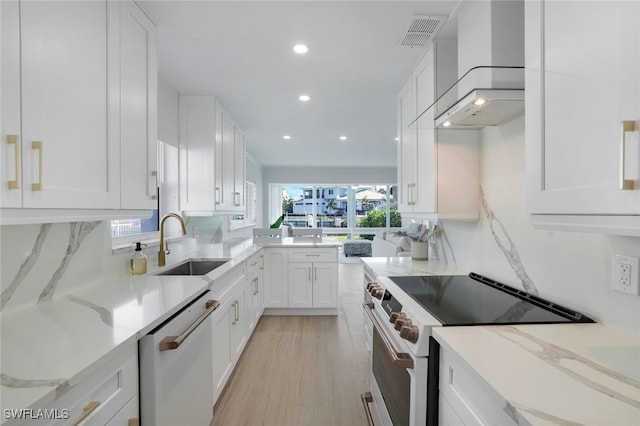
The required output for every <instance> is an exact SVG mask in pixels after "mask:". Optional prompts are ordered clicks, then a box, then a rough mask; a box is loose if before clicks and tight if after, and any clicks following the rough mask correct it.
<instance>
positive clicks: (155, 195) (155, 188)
mask: <svg viewBox="0 0 640 426" xmlns="http://www.w3.org/2000/svg"><path fill="white" fill-rule="evenodd" d="M151 176H152V177H154V178H156V179H155V182H156V184H155V185H154V187H153V194H151V199H152V200H157V199H158V172H157V171H156V170H152V171H151Z"/></svg>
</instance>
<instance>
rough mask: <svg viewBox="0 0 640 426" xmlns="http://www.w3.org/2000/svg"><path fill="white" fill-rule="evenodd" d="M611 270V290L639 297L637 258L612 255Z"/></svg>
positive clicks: (638, 266) (639, 273) (639, 285)
mask: <svg viewBox="0 0 640 426" xmlns="http://www.w3.org/2000/svg"><path fill="white" fill-rule="evenodd" d="M612 270H613V274H612V282H611V288H613V289H614V290H618V291H621V292H623V293H627V294H633V295H636V296H640V284H639V282H640V261H639V259H638V258H637V257H633V256H625V255H622V254H616V255H614V256H613V267H612Z"/></svg>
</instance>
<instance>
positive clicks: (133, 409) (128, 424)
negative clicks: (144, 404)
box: [107, 395, 140, 426]
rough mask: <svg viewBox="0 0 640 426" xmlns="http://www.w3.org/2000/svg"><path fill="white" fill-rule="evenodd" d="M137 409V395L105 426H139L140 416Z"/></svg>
mask: <svg viewBox="0 0 640 426" xmlns="http://www.w3.org/2000/svg"><path fill="white" fill-rule="evenodd" d="M139 412H140V411H139V408H138V395H134V397H133V398H131V400H130V401H129V402H128V403H127V405H125V407H124V408H123V409H122V410H120V412H119V413H118V414H116V416H115V417H114V418H112V419H111V420H110V421H109V423H107V426H139V425H140V414H139Z"/></svg>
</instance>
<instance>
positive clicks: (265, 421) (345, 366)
mask: <svg viewBox="0 0 640 426" xmlns="http://www.w3.org/2000/svg"><path fill="white" fill-rule="evenodd" d="M362 291H363V290H362V265H361V264H339V294H340V301H339V314H338V315H337V316H263V317H262V319H261V320H260V322H259V323H258V325H257V327H256V329H255V331H254V332H253V336H252V337H251V340H250V341H249V342H248V344H247V346H246V348H245V350H244V353H243V354H242V357H241V359H240V361H239V362H238V365H237V366H236V369H235V372H234V373H233V376H232V377H231V379H230V380H229V383H228V384H227V387H226V388H225V390H224V392H223V394H222V395H221V396H220V398H219V400H218V403H217V404H216V406H215V407H214V418H213V421H212V422H211V425H213V426H219V425H224V426H227V425H266V426H271V425H278V426H287V425H292V426H294V425H295V426H307V425H308V426H315V425H317V426H329V425H336V426H339V425H349V426H351V425H354V426H357V425H366V424H367V420H366V417H365V413H364V409H363V407H362V402H361V401H360V395H361V394H362V393H363V392H366V391H367V390H369V361H368V355H367V351H366V348H365V346H364V334H363V322H362V321H363V317H362Z"/></svg>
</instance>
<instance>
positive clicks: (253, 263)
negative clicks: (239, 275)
mask: <svg viewBox="0 0 640 426" xmlns="http://www.w3.org/2000/svg"><path fill="white" fill-rule="evenodd" d="M261 267H262V250H260V251H259V252H258V253H255V254H252V255H251V256H249V258H248V259H247V276H250V275H252V274H253V273H254V272H255V271H257V270H258V269H260V268H261Z"/></svg>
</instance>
